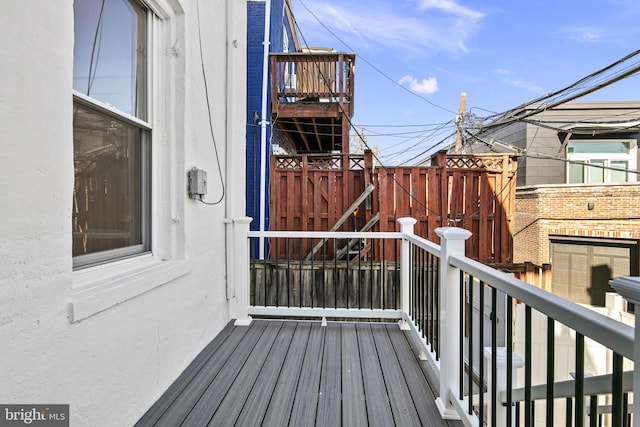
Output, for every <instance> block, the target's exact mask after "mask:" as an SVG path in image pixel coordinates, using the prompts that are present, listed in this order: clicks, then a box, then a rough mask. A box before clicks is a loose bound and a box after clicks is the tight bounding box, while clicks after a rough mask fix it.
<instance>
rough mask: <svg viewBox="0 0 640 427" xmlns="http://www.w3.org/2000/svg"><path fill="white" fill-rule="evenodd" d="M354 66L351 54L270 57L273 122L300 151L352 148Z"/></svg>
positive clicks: (329, 53) (322, 53)
mask: <svg viewBox="0 0 640 427" xmlns="http://www.w3.org/2000/svg"><path fill="white" fill-rule="evenodd" d="M354 64H355V55H354V54H348V53H337V52H326V53H325V52H321V53H315V52H314V53H278V54H272V55H271V70H272V79H271V111H272V121H273V123H274V127H276V128H277V129H279V130H280V131H281V132H282V133H283V135H284V137H285V138H287V140H288V141H289V143H290V144H291V146H292V147H294V148H295V149H296V150H297V151H298V152H330V151H335V150H337V151H343V152H348V148H349V138H348V135H349V123H350V119H351V117H352V116H353V86H354ZM345 119H346V120H345Z"/></svg>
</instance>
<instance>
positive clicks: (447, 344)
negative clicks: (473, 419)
mask: <svg viewBox="0 0 640 427" xmlns="http://www.w3.org/2000/svg"><path fill="white" fill-rule="evenodd" d="M435 232H436V234H437V235H438V236H439V237H440V249H441V256H440V265H441V268H440V331H439V333H440V337H442V338H443V339H442V341H441V348H440V396H439V397H438V398H437V399H436V406H437V407H438V410H439V411H440V415H441V416H442V418H443V419H460V416H459V415H458V412H457V411H456V409H455V407H454V406H453V404H452V403H451V399H458V398H459V394H460V340H459V339H457V338H456V337H459V336H460V334H461V333H462V332H461V329H460V328H461V313H460V298H462V292H461V289H460V287H461V286H460V269H459V268H456V267H452V266H451V264H450V258H451V256H464V255H465V240H467V239H468V238H469V237H471V232H470V231H469V230H465V229H463V228H457V227H440V228H436V230H435Z"/></svg>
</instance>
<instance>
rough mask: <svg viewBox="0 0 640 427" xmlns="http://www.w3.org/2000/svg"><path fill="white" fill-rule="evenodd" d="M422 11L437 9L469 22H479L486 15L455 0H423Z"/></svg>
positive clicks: (421, 3)
mask: <svg viewBox="0 0 640 427" xmlns="http://www.w3.org/2000/svg"><path fill="white" fill-rule="evenodd" d="M420 7H421V8H422V9H437V10H441V11H443V12H447V13H450V14H452V15H457V16H459V17H461V18H465V19H468V20H469V21H477V20H479V19H481V18H483V17H484V13H482V12H478V11H475V10H473V9H469V8H468V7H465V6H462V5H460V4H458V3H456V2H455V1H453V0H422V1H421V2H420Z"/></svg>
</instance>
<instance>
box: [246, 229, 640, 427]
mask: <svg viewBox="0 0 640 427" xmlns="http://www.w3.org/2000/svg"><path fill="white" fill-rule="evenodd" d="M399 222H400V223H401V229H402V230H401V232H400V233H339V232H334V233H309V232H305V233H303V232H250V231H249V223H248V221H237V222H236V227H235V233H236V237H237V239H236V242H238V243H239V245H238V247H237V248H236V250H235V251H234V256H235V260H236V261H237V264H236V266H237V267H238V269H237V270H236V272H235V273H234V274H237V277H235V278H234V279H236V280H238V283H242V284H243V285H242V286H240V287H238V288H236V289H235V295H234V296H235V298H236V300H237V311H236V316H237V319H238V320H237V322H238V324H241V325H242V324H248V323H250V321H251V317H250V316H251V315H254V316H258V315H259V316H280V317H286V316H296V317H300V316H304V317H339V318H386V319H397V320H399V324H400V326H401V327H403V328H407V329H411V330H413V336H414V337H415V338H416V342H418V343H420V345H421V346H422V352H421V353H422V354H421V355H422V356H424V358H425V359H426V360H427V362H428V363H430V364H431V366H432V367H433V369H434V370H435V371H436V372H437V373H438V374H439V381H440V390H439V395H440V397H438V398H437V401H436V405H437V406H438V408H439V410H440V413H441V415H442V417H443V418H446V419H460V420H462V421H463V422H464V424H465V425H469V426H480V425H496V426H509V425H513V426H515V425H525V426H528V425H533V420H534V418H535V419H536V420H541V419H542V420H544V424H545V425H567V424H568V423H571V425H576V426H577V425H589V422H590V421H593V418H590V417H595V416H601V415H599V413H598V411H600V414H601V413H603V412H610V414H609V415H606V417H608V420H605V425H607V423H609V424H608V425H613V426H618V425H619V426H624V425H627V423H628V422H629V419H632V420H633V425H634V426H636V427H638V426H640V416H639V415H638V409H639V408H640V405H632V404H631V403H630V399H631V398H632V396H633V393H632V392H633V391H638V390H640V373H639V372H638V367H637V366H638V365H636V368H635V369H636V371H635V372H634V371H633V360H634V359H635V358H636V357H639V356H640V337H637V338H636V339H635V342H634V337H635V335H634V334H635V332H634V328H633V327H631V326H628V325H625V324H623V323H621V322H619V321H617V320H614V319H611V318H609V317H606V316H604V315H601V314H599V313H597V312H595V311H593V310H591V309H589V308H587V307H584V306H581V305H578V304H575V303H573V302H570V301H568V300H565V299H563V298H561V297H558V296H556V295H554V294H551V293H549V292H546V291H544V290H542V289H539V288H536V287H534V286H532V285H529V284H527V283H525V282H522V281H521V280H518V279H515V278H514V277H512V276H510V275H508V274H505V273H503V272H500V271H497V270H495V269H493V268H491V267H488V266H486V265H484V264H481V263H478V262H476V261H474V260H472V259H469V258H467V257H465V254H464V247H465V241H466V240H467V239H468V238H469V237H470V235H471V233H470V232H469V231H467V230H463V229H460V228H451V227H446V228H440V229H437V234H438V236H439V237H440V239H441V245H436V244H434V243H432V242H429V241H427V240H425V239H423V238H421V237H419V236H416V235H415V234H414V233H413V225H414V224H415V222H416V221H415V219H412V218H401V219H400V220H399ZM260 238H265V239H275V238H278V239H298V240H299V239H315V240H314V241H320V240H321V239H325V240H326V239H345V240H347V241H349V240H353V239H386V240H389V241H400V245H399V249H398V251H397V252H399V254H400V258H399V259H398V260H394V261H397V265H399V270H400V271H399V283H400V290H399V295H398V298H397V301H398V303H397V306H394V307H384V306H383V305H381V306H380V307H374V304H373V299H372V302H371V304H370V306H369V307H366V308H362V307H358V308H353V307H348V305H349V303H348V302H347V307H338V306H334V307H329V306H327V305H326V304H325V305H324V306H319V305H317V306H313V307H303V306H295V304H292V305H288V306H285V307H283V306H278V305H276V306H268V305H267V304H264V305H255V304H254V305H252V304H250V298H251V287H250V283H249V282H250V280H249V278H250V273H249V270H250V265H251V260H250V250H249V247H250V246H249V242H250V240H251V239H256V240H257V239H260ZM323 241H324V240H323ZM242 242H244V243H242ZM358 256H361V254H360V255H358ZM300 258H302V257H300ZM323 260H324V258H323ZM294 261H295V260H294ZM294 261H290V260H289V261H287V262H294ZM331 262H334V263H336V265H337V261H331ZM347 262H348V261H347ZM316 264H317V266H318V265H324V264H319V263H318V262H316ZM296 265H298V268H300V269H302V267H301V266H300V265H301V264H296ZM371 265H373V263H371ZM347 269H348V265H347ZM358 274H360V273H358ZM379 274H380V275H384V274H383V273H382V272H381V273H379ZM289 275H290V274H288V273H287V277H289ZM436 276H437V278H436V280H434V277H436ZM301 277H302V276H301ZM616 282H617V281H612V285H613V286H614V287H616V288H619V289H617V290H618V291H619V292H620V293H621V294H622V295H623V296H624V297H625V298H627V299H629V301H630V302H634V303H636V304H638V303H639V302H640V292H638V289H640V284H638V282H634V281H633V280H631V281H625V280H622V284H621V285H620V286H617V284H616ZM474 284H475V285H474ZM479 290H480V291H479ZM474 292H475V293H474ZM487 299H488V300H489V301H488V302H487V301H486V300H487ZM301 300H302V299H301ZM381 300H382V298H381ZM478 300H479V301H480V302H479V303H478V304H475V302H476V301H478ZM500 305H502V309H503V310H504V312H501V311H500V310H501V308H500V307H499V306H500ZM485 307H487V308H485ZM474 310H479V315H476V314H474ZM516 312H517V313H521V315H517V314H516ZM500 313H502V314H500ZM532 313H535V314H536V316H535V317H532ZM474 316H479V317H474ZM499 316H503V318H502V319H499ZM538 317H540V318H542V319H546V321H545V320H543V321H542V322H541V324H542V326H544V323H546V340H544V339H542V341H544V342H541V339H540V337H539V336H536V337H534V338H532V336H533V335H535V331H534V332H532V322H536V320H535V319H537V318H538ZM470 319H484V320H483V321H479V324H478V322H476V321H472V320H470ZM487 319H489V320H487ZM532 319H534V320H532ZM520 320H522V321H520ZM518 322H520V323H518ZM637 322H638V320H637V318H636V326H637ZM560 328H568V330H569V331H570V332H569V334H568V336H570V337H571V339H572V340H573V341H574V343H573V345H569V346H567V345H566V342H562V343H560V341H559V340H560V338H561V337H560V334H559V332H558V331H559V330H560ZM542 329H545V328H542ZM637 330H638V328H635V331H637ZM499 336H502V337H504V338H503V340H504V342H498V341H499V339H498V337H499ZM585 340H586V343H587V344H586V345H585ZM556 341H558V344H556ZM520 342H521V344H518V343H520ZM574 348H575V349H574ZM594 348H598V349H599V350H598V351H600V352H604V353H603V354H605V355H606V357H605V359H604V360H608V361H609V362H607V364H606V365H607V366H604V367H602V366H596V367H595V368H597V369H599V370H604V373H600V372H596V373H594V372H591V371H590V369H591V367H590V363H591V359H590V357H591V356H590V353H589V352H590V351H592V350H593V349H594ZM585 354H586V360H585ZM558 362H562V363H561V365H562V366H564V367H566V368H567V369H565V370H567V372H564V371H561V369H559V368H557V367H556V365H558ZM639 365H640V364H639ZM568 369H572V370H571V371H569V370H568ZM631 379H633V381H631ZM481 420H482V421H481Z"/></svg>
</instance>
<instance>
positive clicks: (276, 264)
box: [274, 237, 280, 307]
mask: <svg viewBox="0 0 640 427" xmlns="http://www.w3.org/2000/svg"><path fill="white" fill-rule="evenodd" d="M279 242H280V239H278V238H277V237H276V238H275V239H274V243H275V253H276V259H275V262H274V264H275V267H276V268H275V269H274V275H275V283H276V307H280V274H279V271H278V270H279V268H278V266H279V265H280V252H279V251H278V243H279Z"/></svg>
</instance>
